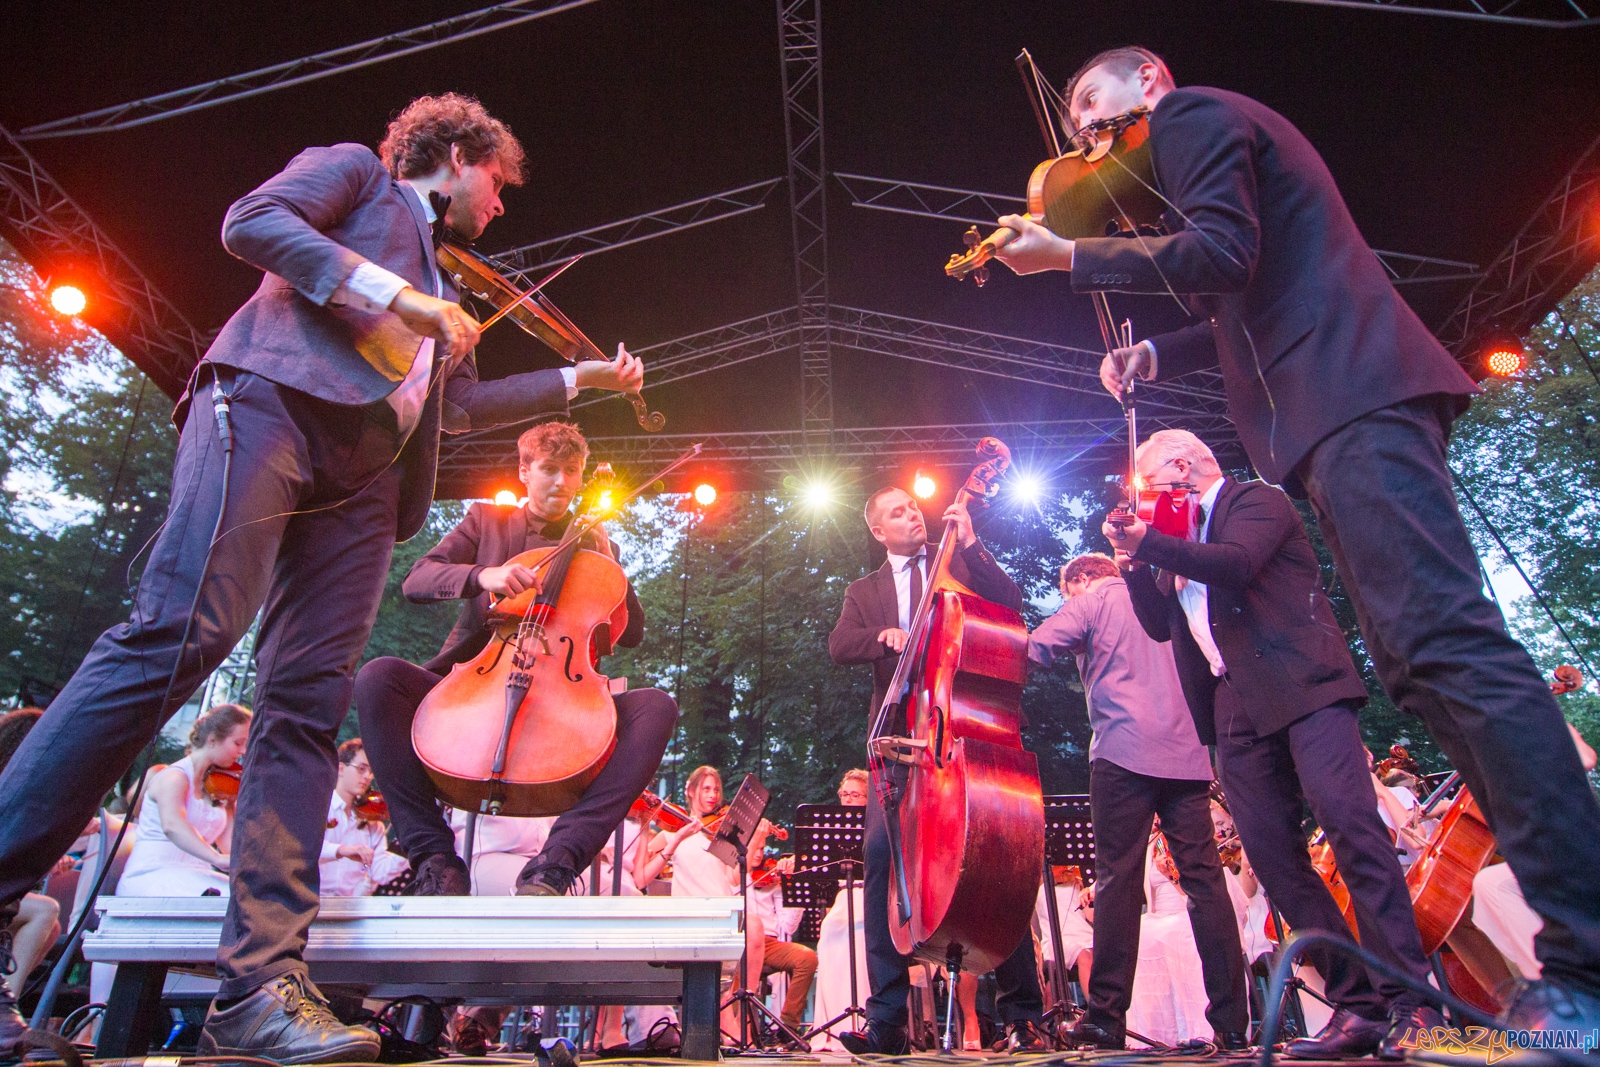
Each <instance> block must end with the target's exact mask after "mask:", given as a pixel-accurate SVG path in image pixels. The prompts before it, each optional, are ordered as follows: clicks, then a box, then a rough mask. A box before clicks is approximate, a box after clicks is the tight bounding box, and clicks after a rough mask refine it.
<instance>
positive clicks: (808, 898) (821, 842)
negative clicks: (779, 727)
mask: <svg viewBox="0 0 1600 1067" xmlns="http://www.w3.org/2000/svg"><path fill="white" fill-rule="evenodd" d="M866 816H867V809H866V808H865V807H845V806H844V805H842V804H802V805H800V807H798V808H796V809H795V815H794V853H795V861H794V862H795V873H794V874H793V875H785V876H784V879H783V902H784V903H785V904H786V905H791V906H794V907H809V908H818V909H821V910H823V911H826V910H827V909H828V908H831V907H832V906H833V903H834V900H835V899H836V898H837V897H838V895H839V874H840V872H841V871H842V872H843V874H844V879H845V894H846V895H845V921H846V922H847V923H848V924H849V925H848V926H847V927H846V938H847V940H846V946H847V950H848V952H849V954H850V1006H849V1007H848V1008H846V1009H845V1010H844V1011H842V1012H840V1013H839V1014H838V1015H836V1016H834V1017H833V1018H832V1019H828V1020H827V1021H825V1022H819V1023H817V1024H816V1025H814V1026H812V1027H811V1029H809V1030H807V1031H806V1034H805V1036H806V1038H807V1039H808V1040H809V1039H810V1038H813V1037H815V1036H816V1035H818V1034H821V1033H832V1031H833V1027H835V1026H837V1025H839V1024H840V1023H841V1022H844V1021H845V1020H847V1019H852V1018H858V1017H859V1018H860V1019H861V1020H862V1021H863V1023H864V1022H865V1020H866V1017H867V1013H866V1012H865V1011H863V1010H862V1008H861V998H860V993H859V990H858V986H857V979H856V898H855V887H856V873H857V871H858V869H859V868H860V866H861V865H862V863H863V854H864V846H863V840H864V838H865V836H866ZM791 886H792V887H793V893H794V896H793V897H792V898H791V897H790V892H791V888H790V887H791ZM819 933H820V931H819Z"/></svg>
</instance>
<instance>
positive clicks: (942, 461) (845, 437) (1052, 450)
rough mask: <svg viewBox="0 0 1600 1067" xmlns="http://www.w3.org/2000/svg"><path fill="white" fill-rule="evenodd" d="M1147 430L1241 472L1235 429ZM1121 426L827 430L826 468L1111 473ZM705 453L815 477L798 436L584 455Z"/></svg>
mask: <svg viewBox="0 0 1600 1067" xmlns="http://www.w3.org/2000/svg"><path fill="white" fill-rule="evenodd" d="M1149 424H1150V428H1151V429H1162V428H1166V427H1169V426H1174V427H1175V426H1182V427H1183V428H1185V429H1189V430H1192V431H1194V432H1195V433H1197V434H1199V435H1200V436H1201V437H1202V438H1204V439H1205V440H1206V441H1207V442H1208V443H1211V444H1212V446H1213V448H1214V449H1215V450H1216V451H1217V452H1218V456H1219V458H1220V459H1222V460H1223V462H1224V463H1225V464H1229V463H1231V464H1232V465H1234V466H1238V465H1240V461H1241V460H1242V450H1241V449H1240V448H1239V447H1238V443H1237V438H1236V437H1235V436H1234V433H1233V426H1232V423H1230V422H1229V421H1228V419H1227V418H1226V417H1225V416H1205V417H1201V418H1194V417H1184V418H1178V417H1174V416H1170V415H1165V416H1155V415H1153V416H1152V417H1151V418H1150V419H1149ZM1126 433H1127V426H1126V424H1125V423H1124V422H1123V421H1122V419H1121V418H1119V417H1109V418H1102V419H1059V420H1048V421H1037V422H1002V423H992V422H983V423H967V424H950V425H938V426H878V427H856V428H844V427H837V426H836V427H834V429H833V432H832V436H831V441H832V445H833V448H832V451H831V452H830V453H829V457H828V458H829V461H830V462H831V463H832V464H834V465H835V466H836V467H837V468H852V467H853V468H856V469H859V470H883V469H889V468H893V467H897V466H899V465H900V464H902V463H903V462H905V461H906V460H908V459H912V460H915V461H917V462H920V463H925V464H927V465H929V466H945V465H950V466H958V465H960V464H962V463H970V462H971V459H972V449H973V445H974V444H975V443H976V442H977V441H978V440H979V439H980V438H982V437H998V438H1000V439H1001V440H1003V441H1005V442H1006V444H1007V445H1009V446H1010V448H1011V451H1012V455H1013V457H1014V462H1015V464H1016V465H1017V466H1018V467H1019V468H1022V469H1029V470H1049V469H1053V470H1057V471H1059V470H1066V469H1069V468H1071V467H1072V466H1073V465H1078V464H1081V465H1082V466H1083V468H1084V469H1085V470H1094V471H1098V470H1102V469H1109V468H1110V467H1114V466H1115V464H1116V462H1117V460H1118V459H1119V458H1125V457H1126V455H1127V447H1128V445H1127V440H1126V437H1125V435H1126ZM695 444H700V445H702V446H703V451H702V453H701V459H702V460H703V461H704V462H706V463H708V464H711V465H714V466H717V467H720V468H723V469H729V470H737V471H740V472H743V473H746V474H756V475H760V476H764V477H769V478H771V477H779V476H782V475H784V474H792V473H797V472H805V471H811V472H814V471H815V467H816V463H817V460H818V456H817V454H816V452H815V451H814V450H813V449H811V448H810V446H809V445H810V442H809V438H808V437H807V435H806V433H805V432H804V431H803V430H777V431H753V432H746V433H721V434H636V435H627V436H618V437H591V438H590V439H589V449H590V454H591V455H592V456H594V457H595V458H596V459H597V460H604V461H607V462H609V463H611V464H612V465H613V466H614V467H616V468H617V470H618V471H619V473H623V474H624V476H626V474H627V473H628V472H632V473H634V474H635V475H639V474H643V473H646V472H648V471H649V470H651V469H653V468H655V467H659V466H661V465H662V464H664V463H667V462H670V461H671V460H673V459H675V458H677V457H678V456H680V455H682V454H683V453H684V452H686V451H688V450H689V448H690V446H692V445H695ZM515 450H516V439H515V437H514V436H503V437H497V438H493V439H483V440H479V441H475V442H472V443H471V444H470V445H468V446H466V447H462V448H459V449H453V450H452V451H451V452H450V453H449V454H448V455H441V456H440V459H439V477H440V479H441V480H442V481H449V482H452V483H456V484H477V483H478V482H480V481H482V480H484V479H485V478H488V477H497V476H500V475H502V474H503V473H504V471H505V470H506V466H507V464H508V463H509V462H511V458H512V457H513V456H514V455H515Z"/></svg>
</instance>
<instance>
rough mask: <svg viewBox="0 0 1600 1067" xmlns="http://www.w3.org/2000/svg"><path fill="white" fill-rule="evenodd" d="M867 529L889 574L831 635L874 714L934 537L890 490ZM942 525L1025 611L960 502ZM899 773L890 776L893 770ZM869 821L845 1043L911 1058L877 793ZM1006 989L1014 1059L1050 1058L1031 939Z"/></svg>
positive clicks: (1001, 972)
mask: <svg viewBox="0 0 1600 1067" xmlns="http://www.w3.org/2000/svg"><path fill="white" fill-rule="evenodd" d="M866 519H867V529H868V530H870V531H871V532H872V536H873V537H874V538H876V539H877V540H878V541H879V542H880V543H881V544H882V545H883V546H884V547H885V548H886V549H888V558H887V559H886V560H884V563H883V566H881V567H879V568H878V569H877V570H875V571H873V572H872V573H871V574H869V575H867V576H866V577H864V578H857V579H856V580H855V581H853V582H851V583H850V588H849V589H846V590H845V594H844V610H843V611H841V612H840V613H839V621H838V623H837V624H836V625H835V626H834V628H833V633H831V634H829V635H828V654H829V655H830V656H832V657H833V662H835V663H838V664H840V665H845V664H854V663H870V664H872V709H871V710H872V711H873V712H876V711H877V709H878V708H880V707H882V705H883V698H884V694H885V693H886V692H887V691H888V688H889V681H890V679H892V678H893V677H894V672H895V667H896V666H897V665H898V664H899V662H900V653H901V652H902V651H904V650H905V647H906V640H907V638H908V637H909V635H910V630H911V618H912V615H913V614H914V613H915V612H916V606H917V602H918V601H919V600H921V599H922V591H923V589H924V588H926V583H927V579H928V562H929V557H930V556H931V555H932V553H930V552H929V551H928V529H927V524H926V523H925V521H924V520H923V517H922V509H921V508H920V507H918V506H917V502H916V500H915V499H913V498H912V496H911V494H910V493H908V492H906V491H905V490H904V489H900V488H897V487H894V486H889V487H886V488H883V489H879V490H878V491H877V492H875V493H873V494H872V495H871V496H869V497H867V506H866ZM944 521H945V522H949V523H954V524H955V528H956V552H955V553H954V554H953V555H952V556H951V557H950V573H951V576H952V577H954V578H955V580H956V581H958V582H960V583H961V584H962V585H964V586H966V587H967V588H968V589H971V590H972V591H973V592H974V593H977V594H978V595H979V596H981V597H983V598H984V599H985V600H991V601H993V602H995V603H996V604H1003V605H1005V606H1006V607H1008V608H1011V609H1012V610H1014V611H1021V610H1022V590H1021V589H1019V588H1018V587H1017V583H1016V582H1013V581H1012V580H1011V578H1010V576H1009V575H1007V574H1006V572H1005V571H1003V570H1001V569H1000V565H999V564H998V563H996V562H995V561H994V557H993V556H991V555H990V554H989V551H988V550H987V549H986V548H984V547H983V543H982V542H981V541H979V540H978V538H977V535H976V534H974V533H973V531H972V518H971V516H970V515H968V514H967V509H966V507H965V506H964V505H963V504H961V503H959V502H958V503H954V504H951V505H950V507H949V508H947V509H946V510H945V513H944ZM891 773H892V771H891ZM867 792H868V794H869V798H868V801H867V815H866V841H865V850H866V874H865V876H864V877H863V879H862V883H863V884H862V894H863V904H864V905H865V907H866V915H865V916H864V918H863V926H864V927H865V932H866V938H867V978H868V983H869V985H870V986H871V989H872V995H871V996H869V997H868V998H867V1005H866V1008H867V1029H866V1031H865V1032H861V1033H846V1034H841V1035H840V1036H839V1040H840V1042H841V1043H842V1044H843V1045H844V1046H845V1048H847V1049H849V1050H850V1051H851V1052H853V1053H856V1054H858V1055H859V1054H862V1053H868V1052H872V1053H883V1054H887V1055H900V1054H903V1053H904V1052H905V1051H906V1049H907V1036H906V1021H907V1011H906V994H907V993H908V992H910V989H911V979H910V972H909V970H908V965H909V963H910V960H909V958H908V957H906V956H903V955H901V954H900V952H899V950H898V949H896V948H895V947H894V939H893V938H892V937H891V936H890V933H889V874H890V871H891V867H892V860H891V859H890V856H889V832H888V827H887V825H886V823H885V822H884V817H883V805H882V803H881V801H880V800H879V798H878V792H877V790H876V789H869V790H868V791H867ZM994 975H995V981H996V982H997V983H998V985H999V987H1000V996H999V998H998V1000H997V1003H996V1007H997V1008H998V1009H999V1012H1000V1016H1001V1021H1002V1022H1003V1023H1006V1024H1008V1025H1009V1027H1010V1030H1011V1033H1010V1038H1009V1041H1008V1044H1009V1047H1011V1048H1012V1049H1013V1050H1014V1051H1023V1052H1043V1051H1046V1050H1047V1049H1048V1048H1049V1046H1048V1044H1046V1042H1045V1039H1044V1037H1043V1035H1042V1033H1041V1031H1040V1029H1039V1025H1038V1024H1039V1022H1040V1020H1041V1019H1042V1018H1043V1012H1044V999H1043V997H1042V995H1041V994H1040V992H1039V975H1038V971H1037V970H1036V968H1035V964H1034V959H1033V939H1032V938H1031V937H1024V938H1023V939H1022V943H1021V944H1020V945H1018V946H1017V950H1016V951H1015V952H1013V953H1012V954H1011V956H1010V958H1008V959H1007V960H1006V961H1005V962H1004V963H1002V964H1001V965H1000V966H999V967H996V968H995V971H994Z"/></svg>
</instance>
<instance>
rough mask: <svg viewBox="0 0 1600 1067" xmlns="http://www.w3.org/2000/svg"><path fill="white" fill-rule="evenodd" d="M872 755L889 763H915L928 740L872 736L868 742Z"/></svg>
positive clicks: (907, 764) (911, 764) (909, 764)
mask: <svg viewBox="0 0 1600 1067" xmlns="http://www.w3.org/2000/svg"><path fill="white" fill-rule="evenodd" d="M869 747H870V748H871V749H872V753H873V755H875V756H877V757H878V758H879V759H881V760H885V761H886V762H889V763H903V764H905V765H906V766H908V767H910V766H913V765H915V764H916V762H917V758H918V755H919V754H920V753H921V752H923V751H924V750H926V749H927V747H928V742H927V741H926V740H924V739H923V738H920V737H874V738H873V739H872V740H871V742H869Z"/></svg>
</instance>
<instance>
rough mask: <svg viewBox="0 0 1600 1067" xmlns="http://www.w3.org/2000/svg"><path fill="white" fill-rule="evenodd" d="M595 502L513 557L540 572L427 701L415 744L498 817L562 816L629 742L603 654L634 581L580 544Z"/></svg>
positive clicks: (444, 785)
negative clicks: (554, 538) (545, 543)
mask: <svg viewBox="0 0 1600 1067" xmlns="http://www.w3.org/2000/svg"><path fill="white" fill-rule="evenodd" d="M700 451H701V446H700V445H698V444H697V445H695V446H694V447H692V448H691V449H690V450H689V451H688V452H686V453H685V454H684V455H682V456H680V457H679V458H678V459H677V460H675V461H674V462H673V463H672V464H670V465H669V466H668V467H667V468H666V469H665V470H663V471H662V472H661V473H660V474H657V475H656V476H655V477H653V478H649V479H646V480H645V481H643V482H641V483H640V484H639V486H638V487H636V488H635V489H634V490H633V491H632V492H630V493H628V494H627V495H626V496H624V497H623V498H622V499H621V500H620V501H617V502H615V503H614V504H613V505H612V507H613V509H615V508H618V507H621V506H622V505H623V504H625V503H627V502H628V501H629V500H631V499H633V497H635V496H637V495H638V494H639V493H640V492H642V491H643V490H644V489H645V488H647V487H649V486H650V485H651V484H653V483H654V482H655V481H656V480H657V479H658V478H662V477H665V476H666V475H667V474H670V473H671V472H672V471H674V470H676V469H677V468H678V467H680V466H682V465H683V464H685V463H687V462H688V461H689V460H690V459H692V458H693V457H695V456H697V455H699V454H700ZM600 518H601V515H598V514H595V512H594V510H593V509H591V510H590V512H588V513H587V514H586V515H584V516H582V517H580V518H576V519H574V520H573V521H572V523H571V525H570V526H569V527H568V528H567V532H566V535H565V536H563V537H562V539H561V541H560V543H559V544H556V545H553V546H549V547H544V548H534V549H530V550H529V551H527V552H523V553H520V554H519V555H516V556H513V557H512V558H511V559H510V560H508V561H507V563H520V564H522V565H523V566H525V567H527V568H528V569H529V570H531V571H533V572H534V573H535V574H536V575H538V576H539V581H538V583H537V584H535V585H534V586H532V587H530V588H528V589H525V590H523V591H522V592H520V593H518V594H516V595H515V596H509V597H502V598H500V599H498V600H495V601H494V602H493V603H491V604H490V607H489V620H488V624H487V625H489V626H490V627H492V632H491V634H490V636H489V640H488V642H487V643H486V644H485V645H484V647H483V650H482V651H481V652H479V653H478V654H477V655H476V656H475V657H473V658H472V659H471V660H469V661H468V662H466V663H458V664H456V665H455V666H453V667H451V668H450V674H449V675H448V676H447V677H446V678H445V679H444V680H443V681H441V682H440V683H439V684H438V685H436V686H434V687H433V689H432V690H430V691H429V693H428V695H427V696H426V697H424V698H423V700H422V703H421V704H420V705H419V706H418V708H417V715H416V718H415V719H414V720H413V722H412V725H411V745H412V747H413V748H414V749H415V750H416V753H417V757H418V759H420V760H421V761H422V764H423V766H424V768H426V770H427V772H428V776H429V777H430V778H431V779H432V780H433V783H434V787H435V788H436V789H437V790H438V793H439V796H440V797H441V798H442V799H443V800H444V801H445V802H446V803H448V804H450V805H451V806H452V807H457V808H461V809H463V810H465V811H471V812H478V813H480V814H489V815H521V816H536V815H559V814H561V813H562V812H564V811H566V810H567V809H569V808H571V807H572V805H574V804H576V803H577V802H578V798H579V797H581V796H583V793H584V790H586V789H587V788H588V787H589V784H590V783H591V782H593V781H594V779H595V776H597V775H598V774H599V773H600V771H601V769H602V768H603V767H604V766H605V764H606V761H607V760H608V759H610V758H611V751H612V749H614V748H615V747H616V743H617V709H616V705H615V704H614V703H612V700H611V685H610V679H609V678H607V677H606V676H605V675H604V674H601V673H600V670H599V662H600V659H601V658H602V657H604V656H608V655H610V654H611V651H612V646H611V640H612V636H613V635H616V634H621V633H622V631H623V629H624V628H625V627H626V626H627V621H628V619H627V612H628V607H627V595H628V579H627V576H626V575H625V574H623V572H622V568H621V567H620V566H618V565H617V561H616V560H615V559H613V558H612V557H611V556H610V555H609V554H607V553H603V552H596V551H594V550H592V549H588V548H583V547H582V545H581V544H580V542H581V541H582V539H583V537H584V535H585V534H587V533H588V532H589V531H590V530H591V529H592V528H593V527H594V526H595V525H597V524H598V523H599V521H600Z"/></svg>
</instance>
